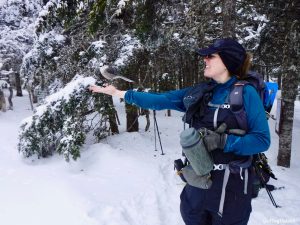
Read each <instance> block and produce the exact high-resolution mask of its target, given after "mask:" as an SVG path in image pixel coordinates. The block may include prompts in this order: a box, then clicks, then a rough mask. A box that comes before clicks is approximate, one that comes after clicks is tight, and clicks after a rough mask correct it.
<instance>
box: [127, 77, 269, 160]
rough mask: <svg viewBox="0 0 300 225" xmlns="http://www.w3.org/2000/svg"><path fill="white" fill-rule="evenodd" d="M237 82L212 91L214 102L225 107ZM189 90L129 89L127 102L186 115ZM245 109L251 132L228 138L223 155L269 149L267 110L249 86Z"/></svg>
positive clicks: (217, 87)
mask: <svg viewBox="0 0 300 225" xmlns="http://www.w3.org/2000/svg"><path fill="white" fill-rule="evenodd" d="M236 81H237V79H236V77H234V76H233V77H232V78H231V79H230V80H229V81H227V82H226V83H224V84H218V85H217V86H216V87H215V88H214V90H213V97H212V100H211V102H212V103H213V104H223V103H225V100H226V98H227V95H228V94H229V93H230V91H231V87H232V85H233V84H234V83H235V82H236ZM189 89H190V88H185V89H181V90H176V91H169V92H165V93H145V92H136V91H133V90H129V91H127V92H126V94H125V101H126V102H127V103H129V104H135V105H137V106H139V107H141V108H145V109H153V110H163V109H173V110H178V111H181V112H185V111H186V108H185V107H184V104H183V98H184V96H185V94H186V92H187V91H188V90H189ZM243 90H244V92H243V101H244V108H245V111H246V114H247V123H248V132H247V134H246V135H245V136H243V137H241V136H236V135H232V134H230V135H228V137H227V140H226V145H225V148H224V152H233V153H235V154H237V155H252V154H256V153H259V152H263V151H266V150H267V149H268V148H269V146H270V131H269V126H268V121H267V118H266V114H265V110H264V107H263V104H262V102H261V99H260V97H259V96H258V94H257V92H256V90H255V89H254V88H253V87H252V86H250V85H246V86H245V88H244V89H243Z"/></svg>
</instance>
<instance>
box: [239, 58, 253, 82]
mask: <svg viewBox="0 0 300 225" xmlns="http://www.w3.org/2000/svg"><path fill="white" fill-rule="evenodd" d="M251 58H252V55H251V54H250V53H246V58H245V60H244V63H243V64H242V66H241V67H240V68H239V69H238V71H237V73H236V75H237V77H238V79H240V80H242V79H245V78H246V77H247V74H248V71H249V69H250V67H251Z"/></svg>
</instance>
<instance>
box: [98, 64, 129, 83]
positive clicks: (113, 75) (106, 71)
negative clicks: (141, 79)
mask: <svg viewBox="0 0 300 225" xmlns="http://www.w3.org/2000/svg"><path fill="white" fill-rule="evenodd" d="M100 73H101V75H102V76H103V77H105V78H106V79H108V80H110V81H112V80H115V79H123V80H125V81H128V82H134V81H133V80H130V79H128V78H126V77H124V76H121V75H120V74H118V71H117V70H116V69H115V68H113V67H110V66H107V65H105V66H102V67H100Z"/></svg>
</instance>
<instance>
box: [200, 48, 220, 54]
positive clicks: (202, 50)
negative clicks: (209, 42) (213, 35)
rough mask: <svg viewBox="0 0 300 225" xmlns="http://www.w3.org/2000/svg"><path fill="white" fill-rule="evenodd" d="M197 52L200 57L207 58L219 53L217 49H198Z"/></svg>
mask: <svg viewBox="0 0 300 225" xmlns="http://www.w3.org/2000/svg"><path fill="white" fill-rule="evenodd" d="M196 52H197V53H198V54H199V55H200V56H207V55H211V54H214V53H217V52H218V50H217V49H215V48H212V47H210V48H202V49H197V50H196Z"/></svg>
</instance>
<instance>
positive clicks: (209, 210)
mask: <svg viewBox="0 0 300 225" xmlns="http://www.w3.org/2000/svg"><path fill="white" fill-rule="evenodd" d="M249 175H250V176H249V182H248V187H247V192H248V193H247V194H244V192H243V190H244V181H243V180H242V179H241V177H240V175H239V174H230V177H229V180H228V184H227V187H226V195H225V203H224V209H223V215H222V217H221V216H219V215H218V211H219V204H220V198H221V192H222V183H223V176H224V171H213V172H212V181H213V185H212V187H211V188H210V189H208V190H205V189H199V188H196V187H192V186H190V185H188V184H187V185H186V186H185V187H184V189H183V191H182V193H181V195H180V199H181V204H180V212H181V216H182V218H183V220H184V222H185V224H186V225H246V224H247V223H248V220H249V217H250V213H251V210H252V208H251V190H252V187H251V184H252V177H251V174H249Z"/></svg>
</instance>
